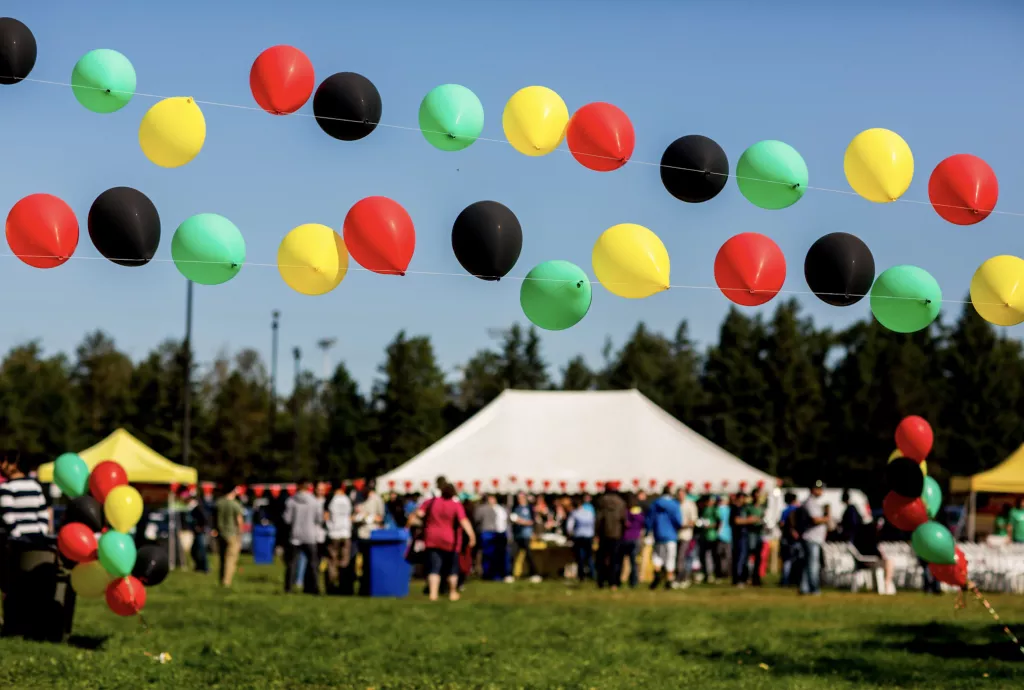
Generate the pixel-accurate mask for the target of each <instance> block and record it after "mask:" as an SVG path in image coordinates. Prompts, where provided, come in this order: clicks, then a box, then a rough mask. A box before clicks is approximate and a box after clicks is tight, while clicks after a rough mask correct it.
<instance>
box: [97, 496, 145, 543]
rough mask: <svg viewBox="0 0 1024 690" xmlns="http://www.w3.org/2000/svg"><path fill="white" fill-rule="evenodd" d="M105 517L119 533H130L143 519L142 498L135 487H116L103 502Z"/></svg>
mask: <svg viewBox="0 0 1024 690" xmlns="http://www.w3.org/2000/svg"><path fill="white" fill-rule="evenodd" d="M103 515H104V516H106V518H107V522H109V523H110V526H111V527H113V528H114V530H116V531H118V532H128V531H129V530H130V529H131V528H132V527H134V526H135V525H136V524H138V522H139V518H141V517H142V496H140V495H139V492H138V490H137V489H136V488H135V487H134V486H130V485H128V484H122V485H121V486H115V487H114V488H113V489H111V490H110V493H108V494H107V498H106V500H105V501H103Z"/></svg>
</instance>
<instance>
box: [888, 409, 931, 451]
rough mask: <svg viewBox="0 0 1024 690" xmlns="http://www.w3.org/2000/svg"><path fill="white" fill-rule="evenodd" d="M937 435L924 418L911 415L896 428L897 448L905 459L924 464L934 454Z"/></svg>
mask: <svg viewBox="0 0 1024 690" xmlns="http://www.w3.org/2000/svg"><path fill="white" fill-rule="evenodd" d="M933 443H935V434H933V433H932V427H931V425H929V424H928V422H926V421H925V420H924V419H923V418H922V417H918V416H917V415H911V416H909V417H906V418H905V419H904V420H903V421H902V422H900V425H899V426H898V427H896V447H897V448H899V449H900V452H901V453H903V456H904V457H907V458H910V459H911V460H917V461H918V462H923V461H924V459H925V458H927V457H928V453H931V452H932V444H933Z"/></svg>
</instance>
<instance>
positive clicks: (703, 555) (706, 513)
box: [697, 496, 722, 584]
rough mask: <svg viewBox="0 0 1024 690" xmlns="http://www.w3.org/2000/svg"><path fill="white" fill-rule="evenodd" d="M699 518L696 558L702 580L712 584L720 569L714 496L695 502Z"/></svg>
mask: <svg viewBox="0 0 1024 690" xmlns="http://www.w3.org/2000/svg"><path fill="white" fill-rule="evenodd" d="M697 509H698V511H699V513H700V518H699V521H698V523H697V560H698V561H699V562H700V569H701V572H703V573H704V582H706V583H708V584H714V582H715V578H716V577H717V574H718V573H719V572H721V570H722V564H721V562H720V560H719V555H718V525H719V522H720V520H719V517H718V506H716V505H715V498H714V496H702V497H701V499H700V501H699V502H698V503H697Z"/></svg>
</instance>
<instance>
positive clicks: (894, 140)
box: [843, 129, 914, 204]
mask: <svg viewBox="0 0 1024 690" xmlns="http://www.w3.org/2000/svg"><path fill="white" fill-rule="evenodd" d="M843 170H844V171H845V172H846V181H847V182H849V183H850V186H851V187H853V191H855V192H857V193H858V194H860V195H861V196H862V197H864V198H865V199H867V200H868V201H874V202H875V203H878V204H884V203H888V202H890V201H896V200H897V199H899V198H900V197H901V196H903V193H904V192H906V191H907V189H909V188H910V182H911V180H913V179H914V154H912V153H911V152H910V147H909V146H908V145H907V142H905V141H903V138H902V137H900V135H899V134H897V133H896V132H891V131H889V130H888V129H867V130H864V131H863V132H861V133H860V134H858V135H857V136H855V137H854V138H853V141H851V142H850V145H849V146H847V147H846V156H845V157H844V158H843Z"/></svg>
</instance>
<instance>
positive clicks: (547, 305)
mask: <svg viewBox="0 0 1024 690" xmlns="http://www.w3.org/2000/svg"><path fill="white" fill-rule="evenodd" d="M36 58H37V47H36V41H35V37H34V35H33V34H32V32H31V30H30V29H29V28H28V27H27V26H25V25H24V24H23V23H22V22H19V21H18V20H16V19H12V18H0V85H12V84H17V83H18V82H21V81H24V80H27V79H29V75H30V74H31V72H32V70H33V68H34V67H35V62H36ZM136 85H137V75H136V72H135V68H134V66H133V65H132V63H131V61H130V60H129V59H128V58H127V57H126V56H125V55H123V54H121V53H119V52H117V51H115V50H110V49H105V48H101V49H96V50H92V51H89V52H88V53H86V54H85V55H83V56H82V57H81V58H80V59H79V60H78V61H77V62H76V64H75V66H74V68H73V70H72V75H71V82H70V84H68V86H70V87H71V90H72V93H73V95H74V97H75V99H76V100H77V101H78V102H79V103H80V104H81V105H82V106H83V107H85V108H86V109H88V110H90V111H92V112H95V113H101V114H111V113H116V112H119V111H121V110H122V109H124V108H125V107H126V106H127V105H129V104H130V102H131V101H132V100H133V97H134V96H135V90H136ZM314 87H315V92H314ZM249 88H250V91H251V93H252V96H253V99H254V101H255V102H256V104H257V105H258V106H259V109H261V110H264V111H266V112H268V113H270V114H273V115H276V116H281V115H288V114H294V113H296V112H297V111H299V110H300V109H301V108H302V107H303V106H304V105H305V104H306V103H307V102H309V100H310V99H311V98H312V110H313V115H312V116H313V117H314V119H316V121H317V124H318V125H319V126H320V128H321V129H322V130H323V131H324V132H325V133H326V134H328V135H329V136H331V137H332V138H334V139H337V140H340V141H357V140H360V139H363V138H365V137H367V136H369V135H370V134H371V133H372V132H373V131H374V130H375V129H376V128H377V127H378V126H379V125H380V124H381V123H380V119H381V115H382V112H383V106H382V100H381V96H380V92H379V91H378V90H377V87H376V86H375V85H374V84H373V82H372V81H370V80H369V79H368V78H366V77H365V76H363V75H360V74H356V73H353V72H339V73H335V74H332V75H331V76H329V77H327V78H326V79H324V80H323V81H322V82H320V84H319V86H317V85H316V75H315V70H314V67H313V64H312V62H311V61H310V60H309V58H308V56H307V55H306V54H305V53H303V52H302V51H301V50H299V49H297V48H295V47H293V46H288V45H277V46H272V47H270V48H267V49H266V50H264V51H263V52H261V53H260V54H259V55H258V56H257V57H256V59H255V60H254V61H253V63H252V66H251V69H250V72H249ZM213 105H217V104H213ZM418 120H419V129H420V130H421V132H422V134H423V136H424V138H425V139H426V141H427V142H428V143H429V144H430V145H431V146H433V147H435V148H437V149H439V150H441V151H445V152H453V151H460V150H463V149H465V148H468V147H469V146H471V145H472V144H473V143H474V142H475V141H477V140H478V139H479V138H480V135H481V133H482V131H483V125H484V107H483V104H482V103H481V102H480V99H479V98H478V97H477V96H476V94H474V93H473V91H471V90H470V89H469V88H467V87H465V86H462V85H459V84H442V85H440V86H437V87H435V88H434V89H432V90H431V91H430V92H428V93H427V94H426V96H425V97H424V98H423V100H422V102H421V103H420V108H419V117H418ZM502 129H503V131H504V134H505V138H506V143H508V144H510V145H511V146H512V147H513V148H514V149H516V150H517V151H518V152H520V153H522V154H524V155H527V156H531V157H538V156H544V155H547V154H549V153H551V152H553V151H555V150H556V149H558V148H559V147H560V146H561V145H562V143H563V141H564V142H565V144H566V146H567V149H568V151H569V152H570V153H571V155H572V156H573V158H574V159H575V160H576V161H577V162H579V163H580V164H581V165H582V166H584V167H586V168H588V169H590V170H594V171H598V172H610V171H613V170H617V169H619V168H621V167H623V166H625V165H626V163H627V162H628V161H629V160H630V158H631V157H632V154H633V150H634V148H635V144H636V134H635V131H634V128H633V124H632V122H631V121H630V119H629V117H628V116H627V115H626V113H625V112H623V111H622V110H621V109H620V108H618V107H616V106H615V105H612V104H610V103H603V102H595V103H589V104H586V105H584V106H582V107H580V108H579V109H578V110H576V112H575V113H572V114H571V115H570V111H569V108H568V107H567V105H566V103H565V101H564V100H563V99H562V98H561V96H559V94H558V93H556V92H555V91H553V90H552V89H550V88H547V87H544V86H527V87H525V88H522V89H520V90H519V91H517V92H516V93H514V94H513V95H512V96H511V97H510V98H509V100H508V102H507V103H506V104H505V108H504V111H503V113H502ZM138 138H139V146H140V148H141V150H142V152H143V154H144V155H145V156H146V158H147V159H148V160H150V161H151V162H152V163H154V164H155V165H158V166H160V167H164V168H178V167H182V166H184V165H187V164H188V163H189V162H191V161H192V160H194V159H195V158H196V157H197V156H198V155H199V153H200V152H201V151H202V148H203V145H204V143H205V140H206V120H205V117H204V115H203V112H202V110H201V109H200V107H199V102H197V101H196V100H195V99H193V98H190V97H176V98H164V99H162V100H160V101H159V102H157V103H156V104H155V105H153V106H152V107H151V108H149V109H148V111H147V112H146V113H145V115H144V116H143V118H142V120H141V122H140V126H139V131H138ZM843 168H844V172H845V175H846V178H847V181H848V183H849V184H850V187H851V188H852V189H853V190H854V191H855V192H856V193H857V194H858V195H860V196H862V197H863V198H865V199H867V200H869V201H872V202H875V203H889V202H892V201H897V200H899V199H900V198H901V197H902V195H903V194H904V193H905V192H906V191H907V189H908V188H909V186H910V184H911V182H912V180H913V176H914V157H913V153H912V152H911V149H910V146H909V145H908V144H907V142H906V141H905V140H904V139H903V138H902V137H900V136H899V135H898V134H897V133H895V132H892V131H890V130H887V129H881V128H874V129H868V130H865V131H863V132H861V133H859V134H858V135H857V136H856V137H854V138H853V140H852V141H851V142H850V144H849V146H848V147H847V149H846V153H845V156H844V160H843ZM659 169H660V174H661V180H662V183H663V185H664V187H665V189H666V191H668V192H669V194H671V195H672V196H673V197H675V198H676V199H679V200H681V201H684V202H686V203H704V202H707V201H710V200H711V199H713V198H715V197H716V196H718V195H719V194H720V193H721V192H722V190H723V189H724V188H725V186H726V183H727V182H728V178H729V177H730V176H733V177H735V178H736V184H737V187H738V189H739V191H740V193H741V194H742V195H743V196H744V197H745V198H746V199H747V200H748V201H749V202H750V203H752V204H753V205H755V206H758V207H759V208H763V209H770V210H780V209H785V208H788V207H789V206H792V205H793V204H795V203H797V202H798V201H799V200H800V199H801V198H802V197H803V195H804V194H805V193H806V191H807V189H809V186H808V180H809V175H808V168H807V164H806V162H805V161H804V159H803V158H802V157H801V156H800V154H799V153H798V152H797V151H796V149H794V148H793V147H792V146H790V145H789V144H787V143H784V142H781V141H775V140H765V141H760V142H757V143H755V144H753V145H752V146H750V147H748V148H747V149H746V150H745V151H744V152H743V154H742V155H741V156H740V158H739V160H738V162H737V164H736V171H735V174H732V175H731V174H730V167H729V159H728V156H727V155H726V153H725V151H724V150H723V149H722V147H721V146H720V145H719V144H718V143H716V142H715V141H714V140H712V139H710V138H708V137H706V136H703V135H699V134H691V135H687V136H684V137H681V138H679V139H677V140H675V141H674V142H672V144H670V145H669V146H668V147H667V148H666V149H665V152H664V153H663V155H662V158H661V162H660V164H659ZM998 195H999V185H998V180H997V178H996V175H995V173H994V171H993V170H992V168H991V167H990V166H989V165H988V164H987V163H986V162H985V161H983V160H982V159H980V158H978V157H976V156H973V155H970V154H956V155H953V156H950V157H948V158H946V159H945V160H943V161H942V162H940V163H939V164H938V165H937V166H936V167H935V168H934V170H933V171H932V174H931V176H930V178H929V183H928V196H929V201H930V202H931V205H932V207H933V208H934V210H935V211H936V213H937V214H938V215H939V216H940V217H941V218H943V219H944V220H946V221H948V222H950V223H953V224H956V225H973V224H976V223H979V222H981V221H982V220H984V219H985V218H987V217H988V216H989V215H991V214H992V213H994V212H996V211H995V210H994V209H995V205H996V203H997V201H998ZM88 230H89V236H90V238H91V240H92V242H93V244H94V246H95V247H96V249H97V250H98V251H99V252H100V254H102V255H103V256H104V257H106V258H107V259H109V260H110V261H112V262H114V263H116V264H119V265H122V266H141V265H143V264H145V263H148V262H149V261H151V260H153V257H154V255H155V253H156V250H157V248H158V247H159V243H160V218H159V215H158V213H157V211H156V207H155V206H154V205H153V203H152V202H151V201H150V200H149V199H148V198H147V197H146V196H145V195H144V194H142V193H141V192H139V191H137V190H134V189H131V188H129V187H117V188H114V189H110V190H108V191H107V192H104V194H102V195H100V197H98V198H97V199H96V201H95V202H94V204H93V206H92V208H91V209H90V211H89V220H88ZM6 236H7V240H8V244H9V246H10V248H11V252H12V253H13V254H14V255H15V256H17V257H18V258H19V259H20V260H21V261H23V262H24V263H26V264H27V265H29V266H32V267H35V268H55V267H57V266H60V265H62V264H63V263H65V262H67V260H68V259H70V258H72V256H73V254H74V252H75V250H76V249H77V244H78V236H79V228H78V221H77V219H76V218H75V215H74V212H73V211H72V210H71V209H70V207H68V205H67V204H65V203H64V202H63V201H61V200H60V199H58V198H57V197H54V196H51V195H47V194H34V195H30V196H28V197H25V198H24V199H21V200H20V201H19V202H18V203H17V204H15V206H14V207H13V208H12V209H11V211H10V213H9V214H8V217H7V223H6ZM342 237H344V239H342ZM452 248H453V251H454V253H455V255H456V258H457V259H458V261H459V263H460V264H461V265H462V266H463V268H465V269H466V270H467V271H468V272H469V273H471V274H472V275H474V276H476V277H479V278H481V279H483V280H489V281H496V280H499V279H500V278H502V277H505V276H507V275H508V274H509V272H510V271H511V270H512V268H513V267H514V266H515V264H516V262H517V260H518V258H519V254H520V253H521V250H522V227H521V225H520V224H519V221H518V219H517V218H516V217H515V214H513V213H512V211H511V210H509V209H508V208H506V207H505V206H503V205H501V204H499V203H497V202H491V201H487V202H478V203H477V204H473V205H471V206H469V207H467V208H466V209H464V210H463V212H462V213H461V214H459V217H458V218H457V219H456V221H455V223H454V225H453V229H452ZM414 250H415V229H414V225H413V221H412V218H411V217H410V216H409V214H408V212H406V211H405V209H404V208H402V207H401V206H400V205H399V204H397V203H396V202H394V201H393V200H391V199H387V198H386V197H369V198H367V199H363V200H361V201H359V202H358V203H356V204H355V205H354V206H353V207H352V208H351V209H350V211H349V213H348V215H347V216H346V217H345V221H344V225H343V229H342V234H339V233H338V232H335V231H334V230H332V229H331V228H328V227H327V226H323V225H315V224H310V225H302V226H299V227H297V228H295V229H293V230H292V231H291V232H289V233H288V234H287V235H286V236H285V238H284V239H283V240H282V242H281V246H280V248H279V251H278V268H279V271H280V273H281V276H282V279H283V280H284V282H285V283H286V284H287V285H289V286H290V287H292V288H293V289H295V290H296V291H298V292H300V293H302V294H309V295H316V294H325V293H326V292H330V291H331V290H333V289H334V288H335V287H337V286H338V285H339V284H340V283H341V281H342V280H343V279H344V277H345V275H346V273H347V271H348V263H349V255H350V254H351V258H352V259H353V260H355V261H356V263H357V264H359V265H360V266H361V267H362V268H364V269H366V270H369V271H371V272H374V273H381V274H385V275H394V274H398V275H404V274H405V273H406V272H407V269H408V266H409V263H410V262H411V260H412V256H413V253H414ZM171 254H172V257H173V261H174V263H175V265H176V266H177V268H178V270H179V271H180V272H181V273H182V275H183V276H184V277H186V278H187V279H189V280H191V281H193V282H195V283H199V284H203V285H217V284H220V283H224V282H227V281H228V280H230V279H231V278H233V277H234V276H235V275H237V273H238V272H239V271H240V270H241V267H242V265H243V264H244V262H245V241H244V238H243V236H242V233H241V232H240V231H239V229H238V228H237V227H236V226H234V225H233V224H232V223H231V222H230V221H229V220H228V219H226V218H224V217H222V216H218V215H216V214H199V215H196V216H193V217H191V218H188V219H186V220H185V221H184V222H183V223H181V225H179V226H178V228H177V230H176V231H175V233H174V237H173V239H172V243H171ZM592 261H593V268H594V273H595V277H596V278H597V281H598V282H600V283H602V284H603V285H604V286H605V287H606V288H607V289H608V290H609V291H610V292H612V293H613V294H616V295H619V296H622V297H626V298H630V299H639V298H643V297H648V296H650V295H653V294H655V293H656V292H660V291H663V290H666V289H668V288H669V287H670V284H669V257H668V253H667V250H666V249H665V247H664V245H663V244H662V243H661V241H660V239H658V237H657V236H656V235H655V234H654V233H653V232H651V231H650V230H647V229H646V228H643V227H641V226H639V225H632V224H622V225H618V226H615V227H613V228H609V229H608V230H607V231H605V233H604V234H602V235H601V237H600V238H599V239H598V241H597V243H596V244H595V246H594V252H593V256H592ZM785 263H786V262H785V257H784V256H783V255H782V252H781V250H779V248H778V246H777V245H775V243H774V242H772V240H771V239H769V238H767V237H764V236H762V235H758V234H756V233H743V234H741V235H737V236H736V237H733V238H731V239H730V240H729V241H728V242H726V243H725V244H724V245H723V246H722V248H721V249H720V250H719V253H718V256H717V257H716V260H715V270H714V273H715V281H716V283H717V285H718V287H719V288H720V289H721V290H722V292H723V293H724V294H725V295H726V296H727V297H728V298H729V299H730V300H731V301H733V302H734V303H736V304H740V305H743V306H757V305H760V304H764V303H766V302H767V301H769V300H770V299H771V298H772V297H774V295H776V294H778V293H779V292H781V291H782V287H783V284H784V282H785V277H786V267H785ZM874 273H875V266H874V259H873V257H872V255H871V252H870V250H869V249H868V248H867V246H866V245H865V244H864V243H863V242H862V241H861V240H860V239H859V238H857V237H855V236H853V235H849V234H846V233H832V234H830V235H826V236H824V237H822V238H820V239H819V240H818V241H817V242H815V243H814V245H813V246H812V247H811V248H810V250H809V251H808V252H807V255H806V257H805V261H804V277H805V280H806V282H807V285H808V287H809V288H810V291H811V293H813V294H814V295H816V296H817V297H818V298H819V299H821V300H822V301H824V302H826V303H828V304H830V305H833V306H840V307H842V306H850V305H852V304H855V303H857V302H858V301H860V300H861V299H862V298H863V297H864V296H867V295H870V303H871V311H872V313H873V314H874V316H875V318H876V319H877V320H878V322H879V323H880V324H881V325H883V326H884V327H886V328H889V329H890V330H893V331H896V332H900V333H911V332H915V331H918V330H921V329H923V328H927V327H928V326H929V325H930V324H931V323H932V322H933V321H934V320H935V319H936V318H937V316H938V313H939V309H940V306H941V302H942V291H941V289H940V288H939V286H938V284H937V283H936V282H935V280H934V278H932V277H931V276H930V275H929V274H928V273H927V272H926V271H924V270H923V269H920V268H917V267H914V266H896V267H893V268H890V269H888V270H887V271H884V272H883V273H882V274H881V275H879V276H878V277H877V279H876V278H875V275H874ZM552 276H555V277H554V278H553V277H552ZM558 276H561V277H558ZM545 281H553V282H554V283H555V284H559V285H561V284H563V283H564V284H565V285H570V284H575V283H580V287H578V288H575V289H574V290H567V291H561V290H553V289H550V286H547V287H543V286H539V285H535V283H539V282H545ZM581 281H583V282H585V284H586V285H588V286H590V285H591V282H590V281H589V279H587V278H586V276H585V274H584V273H583V271H582V270H581V269H579V268H578V267H576V266H573V265H572V264H569V263H567V262H559V261H551V262H544V263H542V264H540V265H538V266H536V267H534V269H533V270H531V271H530V273H529V274H528V275H527V276H526V277H525V279H524V284H523V286H522V290H521V295H520V298H521V299H520V301H521V305H522V307H523V310H524V313H525V314H526V315H527V317H528V318H530V320H531V321H533V322H534V323H537V324H538V325H541V324H546V325H542V326H541V327H544V328H550V329H552V330H559V329H562V328H568V327H570V326H572V325H574V324H575V323H578V321H579V320H580V319H582V318H583V316H584V315H585V314H586V313H587V310H588V309H589V306H590V300H591V293H590V291H589V288H588V289H587V290H584V288H583V287H582V285H583V283H581ZM1019 285H1024V259H1019V258H1017V257H1013V256H998V257H994V258H992V259H989V260H988V261H986V262H985V263H984V264H982V266H981V267H979V269H978V271H977V272H976V273H975V276H974V278H973V279H972V281H971V301H972V304H973V305H974V307H975V309H976V310H977V312H978V313H979V314H980V315H981V316H982V317H983V318H984V319H986V320H987V321H990V322H991V323H993V324H996V325H1002V326H1009V325H1016V324H1018V323H1022V322H1024V293H1021V294H1018V292H1019V290H1020V289H1019V288H1018V286H1019ZM566 324H567V325H566Z"/></svg>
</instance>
